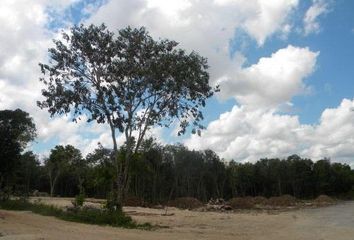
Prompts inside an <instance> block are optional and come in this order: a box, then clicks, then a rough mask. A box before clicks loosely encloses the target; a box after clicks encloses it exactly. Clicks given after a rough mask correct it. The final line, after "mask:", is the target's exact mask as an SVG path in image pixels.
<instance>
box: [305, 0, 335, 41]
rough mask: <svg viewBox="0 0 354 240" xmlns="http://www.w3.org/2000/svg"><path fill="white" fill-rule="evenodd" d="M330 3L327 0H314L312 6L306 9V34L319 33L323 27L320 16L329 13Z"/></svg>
mask: <svg viewBox="0 0 354 240" xmlns="http://www.w3.org/2000/svg"><path fill="white" fill-rule="evenodd" d="M328 11H329V5H328V3H327V0H312V6H311V7H310V8H309V9H308V10H307V11H306V13H305V16H304V19H303V22H304V34H305V35H308V34H310V33H318V32H319V31H320V29H321V27H320V23H319V22H318V18H319V16H321V15H324V14H326V13H328Z"/></svg>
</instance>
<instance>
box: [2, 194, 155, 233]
mask: <svg viewBox="0 0 354 240" xmlns="http://www.w3.org/2000/svg"><path fill="white" fill-rule="evenodd" d="M0 209H4V210H13V211H31V212H33V213H37V214H40V215H43V216H54V217H57V218H59V219H62V220H66V221H71V222H80V223H88V224H97V225H110V226H114V227H124V228H138V229H145V230H150V229H152V226H151V224H149V223H144V224H138V223H136V222H134V221H133V219H132V218H131V217H129V216H127V215H125V214H124V212H122V211H107V210H101V209H92V208H82V209H75V210H74V211H65V210H63V209H60V208H58V207H55V206H52V205H45V204H41V203H30V202H28V201H27V200H23V199H19V200H7V201H1V202H0Z"/></svg>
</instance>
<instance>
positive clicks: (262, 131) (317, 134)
mask: <svg viewBox="0 0 354 240" xmlns="http://www.w3.org/2000/svg"><path fill="white" fill-rule="evenodd" d="M353 108H354V99H352V100H350V99H344V100H343V101H342V102H341V104H340V105H339V106H338V107H337V108H331V109H330V108H328V109H325V110H324V111H323V113H322V115H321V117H320V121H319V123H318V124H315V125H307V124H301V123H300V122H299V119H298V116H294V115H284V114H277V113H276V112H274V111H272V110H267V111H261V110H254V111H250V110H247V109H246V108H245V107H243V106H241V107H238V106H234V107H233V108H232V110H231V111H229V112H226V113H223V114H221V115H220V117H219V119H218V120H215V121H213V122H211V123H210V124H209V125H208V127H207V129H206V130H205V131H204V132H203V133H202V137H201V138H200V137H198V136H192V137H191V138H189V139H187V140H186V142H185V143H186V145H187V146H190V147H191V148H194V149H205V148H210V149H213V150H214V151H216V152H217V153H219V154H220V155H221V156H222V157H224V158H226V159H234V160H236V161H256V160H258V159H260V158H264V157H286V156H288V155H290V154H300V155H301V156H304V157H310V158H313V159H321V158H324V157H330V158H333V159H335V160H336V161H343V162H348V163H352V165H353V164H354V163H353V162H352V156H353V155H354V149H353V147H352V146H353V143H354V111H353ZM353 166H354V165H353Z"/></svg>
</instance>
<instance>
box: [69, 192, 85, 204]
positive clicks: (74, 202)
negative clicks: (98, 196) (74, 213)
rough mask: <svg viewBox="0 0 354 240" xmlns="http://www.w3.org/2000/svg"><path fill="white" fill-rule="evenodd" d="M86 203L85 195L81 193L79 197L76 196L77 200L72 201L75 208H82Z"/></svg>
mask: <svg viewBox="0 0 354 240" xmlns="http://www.w3.org/2000/svg"><path fill="white" fill-rule="evenodd" d="M84 202H85V195H84V194H83V193H80V194H79V195H76V197H75V200H74V201H72V204H73V205H74V207H82V206H83V205H84Z"/></svg>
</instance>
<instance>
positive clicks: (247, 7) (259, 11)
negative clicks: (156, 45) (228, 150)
mask: <svg viewBox="0 0 354 240" xmlns="http://www.w3.org/2000/svg"><path fill="white" fill-rule="evenodd" d="M268 2H269V1H260V0H249V1H244V0H242V1H241V0H228V1H216V0H215V1H214V0H203V1H195V0H183V1H173V0H169V1H168V0H164V1H161V0H160V1H157V0H136V1H128V0H117V1H109V2H108V3H107V4H106V5H103V6H101V7H100V9H99V10H98V11H97V12H96V14H94V15H92V17H91V18H89V19H88V20H87V23H96V24H100V23H102V22H104V23H106V24H107V25H108V26H109V27H110V28H111V29H113V30H115V29H119V28H123V27H126V26H128V25H131V26H134V27H140V26H146V27H147V29H148V30H149V32H150V33H151V34H152V35H153V36H154V37H155V38H169V39H173V40H176V41H177V42H179V43H180V44H181V47H182V48H185V49H187V50H195V51H197V52H199V53H200V54H201V55H202V56H205V57H207V58H208V60H209V65H210V66H211V67H210V73H211V81H212V83H215V81H216V79H218V78H220V77H221V76H222V75H223V74H224V73H225V72H228V71H229V70H232V69H234V68H235V62H233V61H232V60H231V59H230V48H229V47H230V46H229V42H230V40H232V39H233V38H234V37H235V34H236V37H238V32H237V29H241V30H244V31H245V32H246V33H247V34H248V35H249V36H250V37H251V38H253V39H254V40H255V41H257V43H258V44H259V45H263V44H264V42H265V41H266V40H267V39H268V38H270V37H271V36H273V35H275V34H277V33H279V34H281V35H283V34H284V33H286V32H289V31H290V29H291V27H290V26H291V19H290V17H289V16H290V15H291V13H292V12H293V10H294V9H296V7H297V5H298V1H297V0H275V1H272V4H269V3H268Z"/></svg>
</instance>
